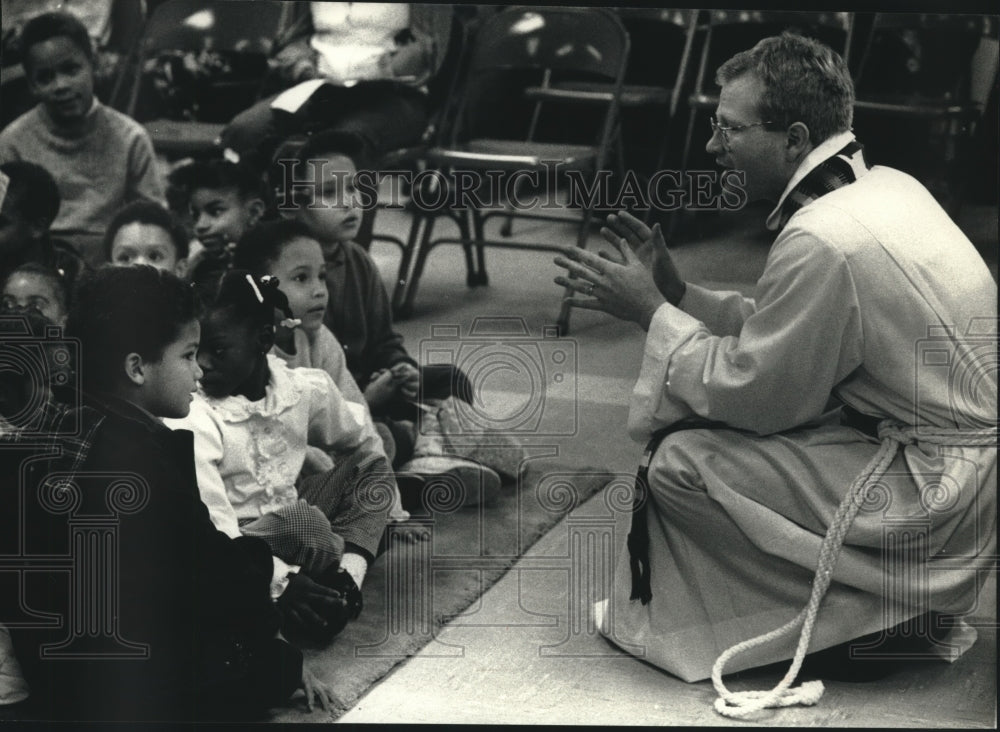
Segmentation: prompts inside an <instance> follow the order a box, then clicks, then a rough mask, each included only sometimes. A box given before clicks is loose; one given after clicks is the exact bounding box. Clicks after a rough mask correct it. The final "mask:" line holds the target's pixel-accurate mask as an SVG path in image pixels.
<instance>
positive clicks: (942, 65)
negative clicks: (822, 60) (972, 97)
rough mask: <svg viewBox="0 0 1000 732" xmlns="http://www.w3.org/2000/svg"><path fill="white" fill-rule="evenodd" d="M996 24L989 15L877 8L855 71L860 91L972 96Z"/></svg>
mask: <svg viewBox="0 0 1000 732" xmlns="http://www.w3.org/2000/svg"><path fill="white" fill-rule="evenodd" d="M995 25H996V19H995V18H991V17H990V16H984V15H962V14H942V13H875V16H874V19H873V20H872V26H871V30H870V32H869V33H868V35H867V38H865V44H864V49H863V52H862V54H861V58H860V61H859V63H858V68H857V71H856V72H855V75H854V77H855V78H854V82H855V86H856V87H857V89H858V93H859V95H860V96H865V95H866V94H887V93H891V94H893V95H896V96H900V97H905V96H911V97H924V98H935V97H937V98H953V99H955V98H961V97H964V96H967V95H968V89H967V86H968V82H969V79H970V77H971V75H972V58H973V55H974V53H975V51H976V47H977V45H978V44H979V40H980V38H982V37H983V36H984V35H987V34H988V33H989V32H990V29H991V27H995Z"/></svg>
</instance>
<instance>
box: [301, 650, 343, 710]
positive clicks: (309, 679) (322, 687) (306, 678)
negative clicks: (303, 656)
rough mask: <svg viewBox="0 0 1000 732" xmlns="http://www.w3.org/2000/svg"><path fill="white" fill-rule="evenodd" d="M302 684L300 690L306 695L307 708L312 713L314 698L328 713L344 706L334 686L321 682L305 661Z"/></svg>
mask: <svg viewBox="0 0 1000 732" xmlns="http://www.w3.org/2000/svg"><path fill="white" fill-rule="evenodd" d="M301 683H302V686H300V687H299V688H300V689H302V690H303V691H305V693H306V707H307V708H308V709H309V711H310V712H311V711H312V710H313V698H314V697H315V698H316V700H317V701H318V702H319V703H320V706H321V707H323V709H324V710H325V711H327V712H329V711H331V710H332V708H333V707H340V706H342V703H341V701H340V698H339V697H338V696H337V694H336V693H335V692H334V690H333V685H332V684H328V683H326V682H324V681H320V680H319V679H318V678H317V677H316V675H315V674H314V673H313V672H312V671H311V670H310V669H309V667H308V666H306V663H305V662H304V661H303V663H302V682H301Z"/></svg>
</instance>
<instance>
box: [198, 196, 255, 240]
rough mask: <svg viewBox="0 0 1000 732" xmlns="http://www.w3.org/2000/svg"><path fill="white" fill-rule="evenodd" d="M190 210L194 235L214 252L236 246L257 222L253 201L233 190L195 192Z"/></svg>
mask: <svg viewBox="0 0 1000 732" xmlns="http://www.w3.org/2000/svg"><path fill="white" fill-rule="evenodd" d="M190 207H191V219H192V221H193V222H194V235H195V236H196V237H198V241H200V242H201V243H202V244H203V245H204V246H205V248H206V249H210V250H213V251H218V250H220V249H222V248H224V247H225V246H226V245H227V244H230V243H233V242H238V241H239V240H240V237H241V236H243V233H244V232H245V231H246V230H247V229H249V228H250V227H251V226H253V225H254V224H256V223H257V221H258V220H259V219H260V211H259V210H258V207H257V206H256V205H255V199H251V200H246V199H244V198H243V196H241V195H240V192H239V191H238V190H236V189H235V188H196V189H194V191H192V193H191V202H190ZM260 208H263V206H262V205H261V206H260Z"/></svg>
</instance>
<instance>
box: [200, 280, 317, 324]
mask: <svg viewBox="0 0 1000 732" xmlns="http://www.w3.org/2000/svg"><path fill="white" fill-rule="evenodd" d="M278 285H279V282H278V278H277V277H255V276H254V275H253V274H252V273H251V272H249V271H247V270H245V269H231V270H228V271H226V272H224V273H223V274H222V276H221V277H220V278H219V279H218V280H217V282H216V283H215V284H203V285H201V286H200V288H199V289H200V296H201V302H202V304H203V307H204V311H205V312H206V313H208V312H212V311H215V310H222V309H226V310H229V311H230V312H231V313H232V314H233V316H234V317H236V318H237V319H238V320H240V321H246V322H250V323H251V324H253V325H255V326H260V327H264V326H269V325H273V324H274V312H275V311H278V312H279V313H281V314H282V315H284V316H285V318H284V320H282V321H281V325H284V326H286V327H289V328H294V327H295V326H296V325H298V324H299V322H300V321H298V320H297V319H295V318H293V317H292V309H291V307H290V306H289V304H288V298H287V297H285V293H283V292H282V291H281V290H279V289H278Z"/></svg>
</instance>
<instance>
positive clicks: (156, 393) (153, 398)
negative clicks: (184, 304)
mask: <svg viewBox="0 0 1000 732" xmlns="http://www.w3.org/2000/svg"><path fill="white" fill-rule="evenodd" d="M200 333H201V331H200V327H199V325H198V321H197V320H192V321H191V322H190V323H188V324H187V325H185V326H184V327H183V328H181V332H180V334H179V335H178V336H177V338H176V339H175V340H174V342H173V343H171V344H170V345H168V346H167V347H166V348H165V349H164V350H163V358H161V359H160V360H159V361H155V362H152V363H146V364H143V371H144V375H145V382H144V384H143V390H142V402H141V403H140V405H139V406H141V407H143V408H144V409H145V410H146V411H148V412H150V413H151V414H153V415H155V416H157V417H169V418H173V419H181V418H183V417H186V416H187V415H188V412H190V411H191V400H192V398H193V397H192V392H194V390H195V389H197V388H198V379H200V378H201V369H200V368H199V366H198V360H197V354H198V337H199V335H200Z"/></svg>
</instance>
